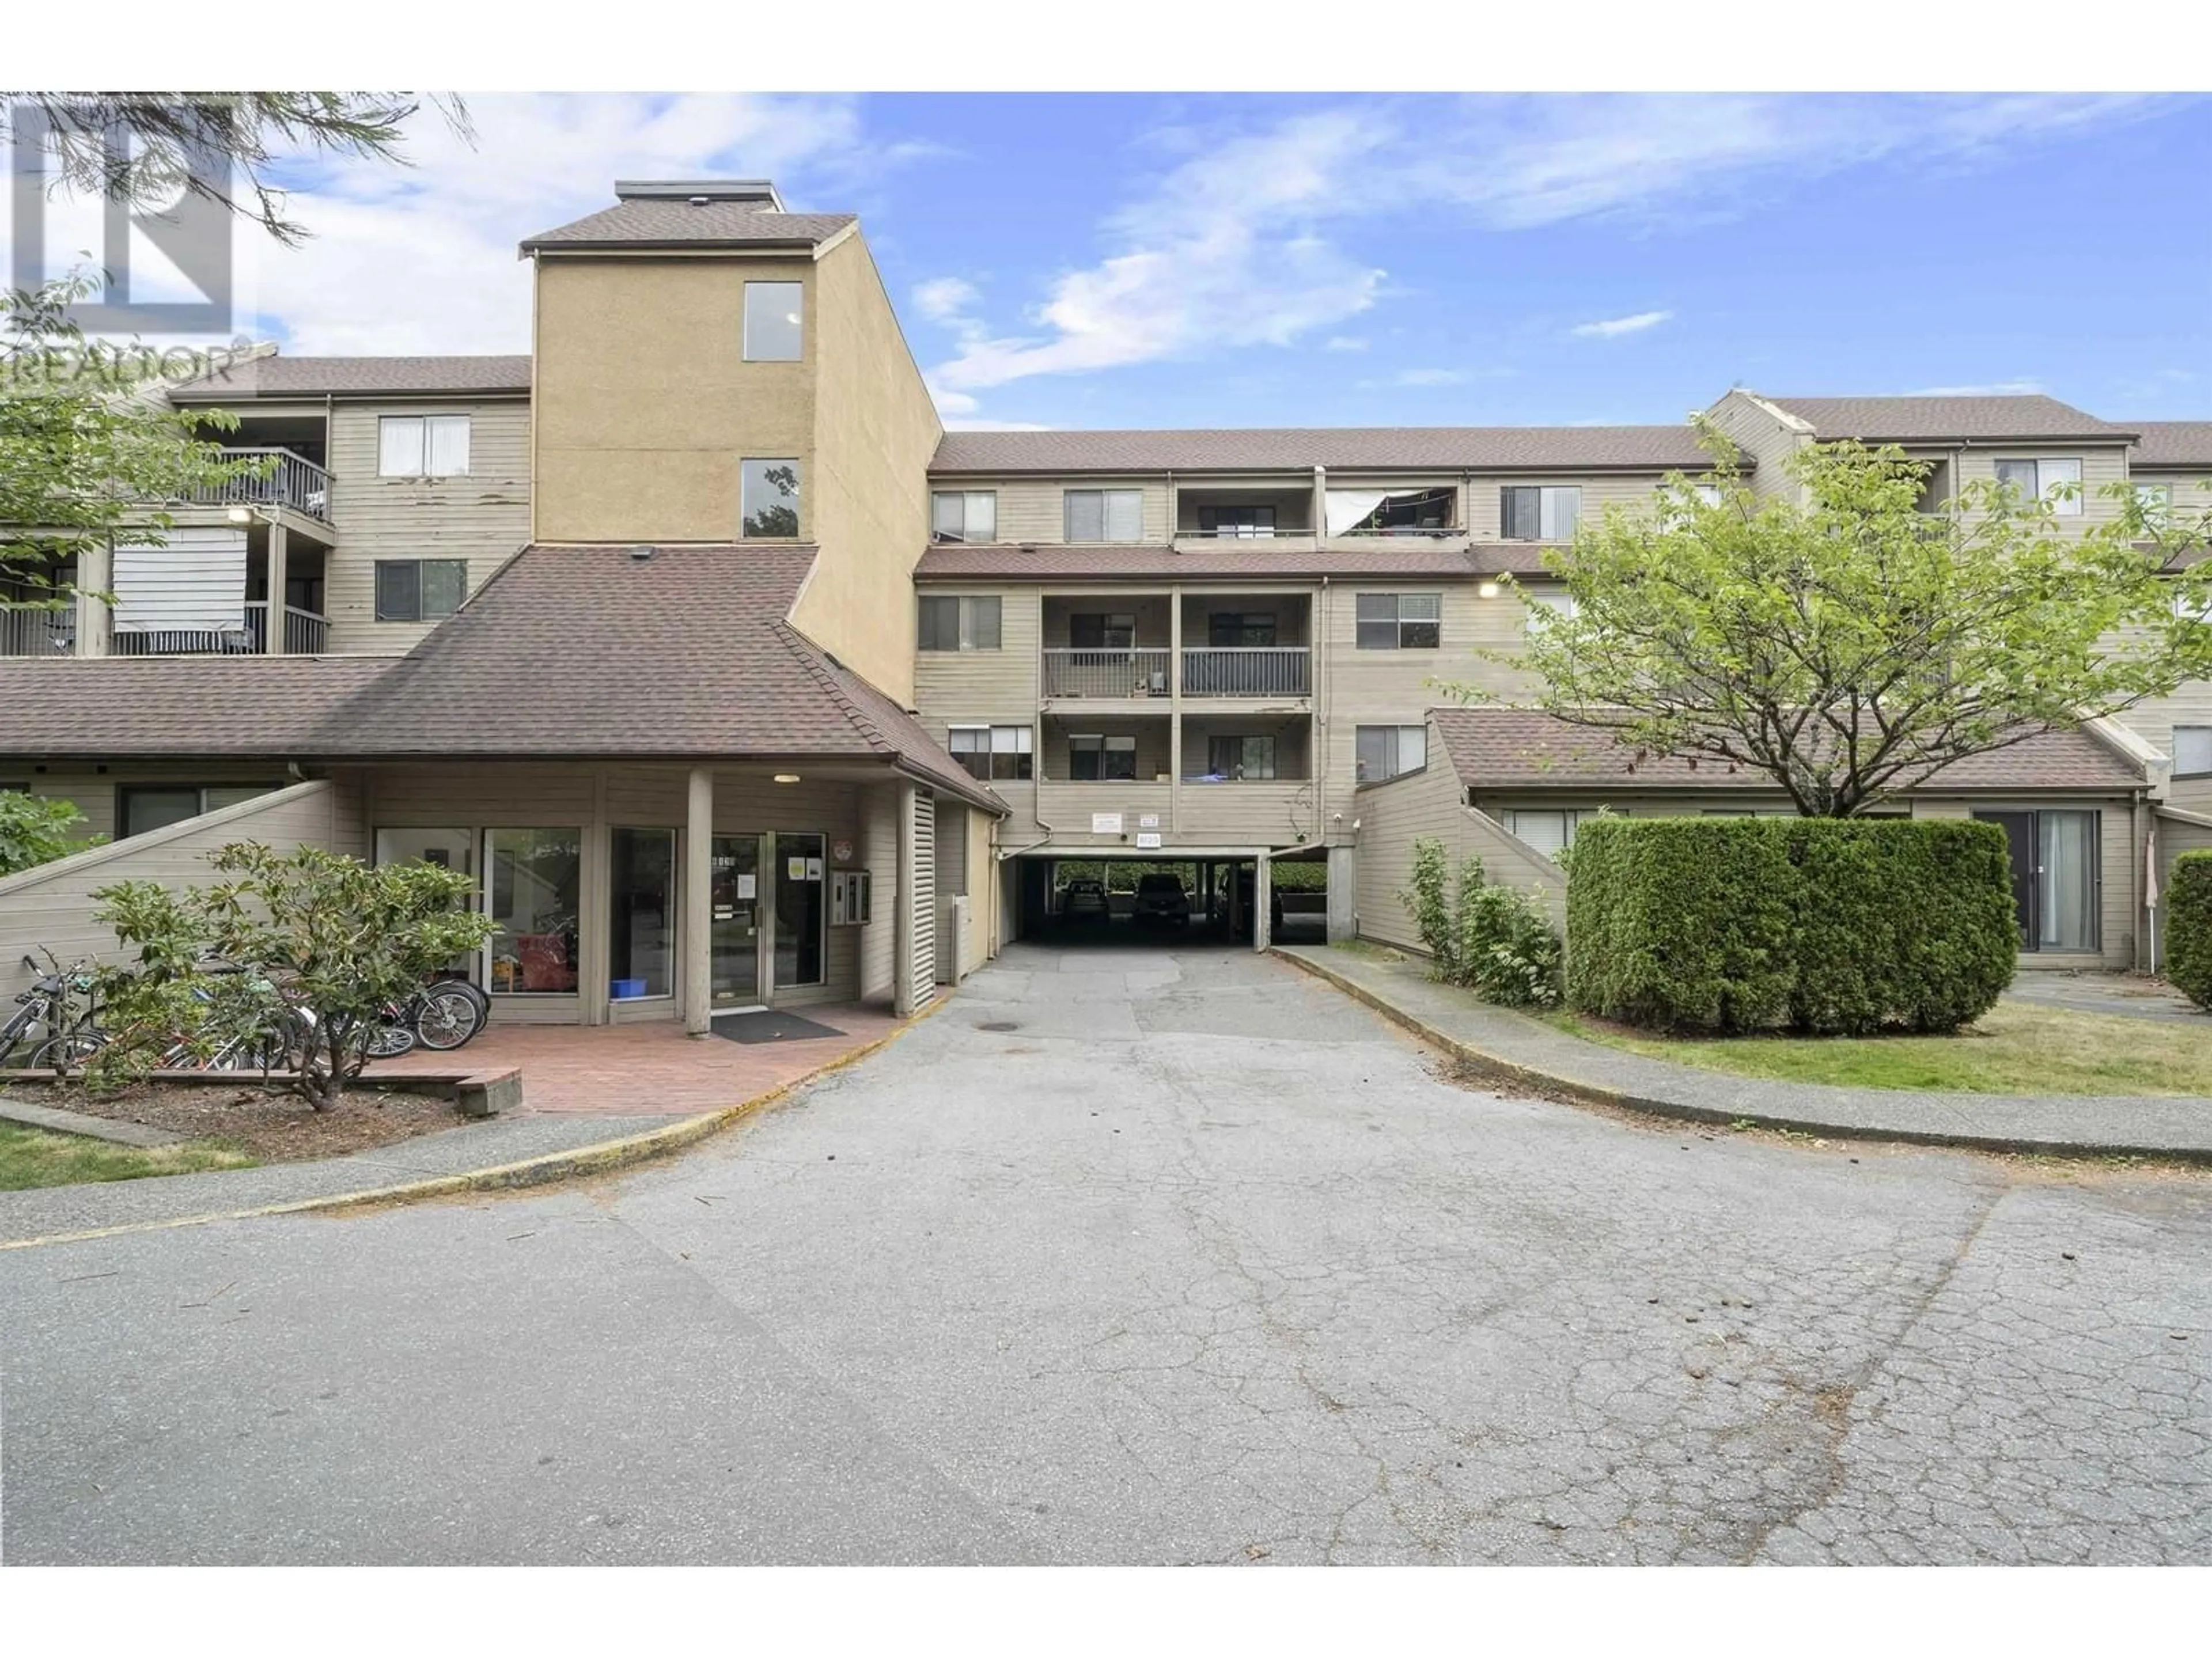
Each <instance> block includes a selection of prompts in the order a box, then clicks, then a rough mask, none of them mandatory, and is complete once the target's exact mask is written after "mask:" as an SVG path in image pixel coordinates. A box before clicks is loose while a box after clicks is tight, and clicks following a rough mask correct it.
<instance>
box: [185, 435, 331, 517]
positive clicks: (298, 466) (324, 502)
mask: <svg viewBox="0 0 2212 1659" xmlns="http://www.w3.org/2000/svg"><path fill="white" fill-rule="evenodd" d="M222 453H223V457H224V459H227V460H239V459H254V460H258V459H263V458H264V457H270V456H274V457H275V458H276V464H275V465H273V466H272V467H270V470H269V472H268V475H267V476H266V477H240V478H231V479H228V480H227V481H226V482H224V483H219V484H207V485H204V486H203V487H202V488H200V489H194V490H191V491H188V492H187V493H186V495H185V500H187V501H191V502H193V503H195V504H197V505H198V506H202V507H290V508H291V509H292V510H293V511H294V512H295V513H305V514H307V517H309V518H311V519H318V520H321V521H322V522H323V523H325V524H328V523H329V522H330V520H331V475H330V474H329V473H327V472H325V471H323V469H322V468H320V467H319V466H317V465H315V464H314V463H313V461H310V460H307V459H303V458H302V457H301V456H298V455H295V454H294V453H292V452H291V451H290V450H289V449H226V450H224V451H223V452H222Z"/></svg>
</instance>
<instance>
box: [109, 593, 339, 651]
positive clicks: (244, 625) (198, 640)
mask: <svg viewBox="0 0 2212 1659" xmlns="http://www.w3.org/2000/svg"><path fill="white" fill-rule="evenodd" d="M283 611H284V649H285V650H286V651H287V652H288V653H290V654H292V655H293V656H297V657H313V656H320V655H321V654H322V653H323V652H324V651H325V649H326V648H327V647H329V644H330V637H331V624H330V619H329V618H328V617H319V616H317V615H316V614H315V613H314V612H313V611H302V610H301V609H300V608H299V606H297V605H286V606H284V607H283ZM268 647H269V604H268V601H267V600H265V599H248V600H246V614H245V616H244V617H242V618H241V619H240V623H239V625H238V626H237V627H235V628H149V629H120V628H118V629H116V630H115V633H114V635H113V636H112V639H111V640H110V641H109V643H108V653H109V654H110V655H111V656H117V657H250V656H258V655H259V654H260V653H262V652H264V651H265V650H267V649H268Z"/></svg>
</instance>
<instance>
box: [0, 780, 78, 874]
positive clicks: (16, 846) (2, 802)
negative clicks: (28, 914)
mask: <svg viewBox="0 0 2212 1659" xmlns="http://www.w3.org/2000/svg"><path fill="white" fill-rule="evenodd" d="M83 822H84V814H82V812H80V811H77V810H76V802H75V801H72V800H64V799H60V798H59V797H58V796H47V795H31V794H26V793H23V792H22V791H21V790H20V789H0V876H12V875H14V874H15V872H17V871H19V870H30V869H34V868H36V867H37V866H40V865H41V864H51V863H52V861H53V860H56V859H62V858H67V857H68V856H69V855H70V854H71V853H82V851H84V849H85V848H88V847H97V846H98V845H99V844H100V837H99V836H86V837H84V838H82V839H79V838H78V837H77V836H74V835H72V834H71V833H70V832H71V831H72V830H74V829H76V827H77V826H78V825H79V824H81V823H83Z"/></svg>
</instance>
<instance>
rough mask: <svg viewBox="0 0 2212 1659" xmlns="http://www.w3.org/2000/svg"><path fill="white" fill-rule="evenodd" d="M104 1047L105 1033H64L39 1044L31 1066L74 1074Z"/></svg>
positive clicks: (32, 1057) (105, 1044)
mask: <svg viewBox="0 0 2212 1659" xmlns="http://www.w3.org/2000/svg"><path fill="white" fill-rule="evenodd" d="M106 1046H107V1033H106V1032H105V1031H64V1032H63V1033H62V1034H61V1036H58V1037H49V1038H47V1039H46V1042H42V1043H40V1045H39V1046H38V1048H37V1049H36V1050H35V1051H34V1052H33V1054H32V1055H31V1064H32V1065H33V1066H40V1067H43V1068H44V1069H46V1070H47V1071H54V1072H74V1071H76V1070H77V1069H78V1068H79V1067H81V1066H83V1064H84V1063H85V1061H87V1060H90V1059H91V1058H92V1057H93V1056H94V1054H98V1053H99V1052H100V1050H101V1049H102V1048H106Z"/></svg>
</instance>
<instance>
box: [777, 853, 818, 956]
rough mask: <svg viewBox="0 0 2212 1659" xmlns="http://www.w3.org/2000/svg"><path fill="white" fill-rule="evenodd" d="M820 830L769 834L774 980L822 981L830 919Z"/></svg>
mask: <svg viewBox="0 0 2212 1659" xmlns="http://www.w3.org/2000/svg"><path fill="white" fill-rule="evenodd" d="M822 854H823V847H822V837H821V836H776V837H775V982H776V985H777V986H778V987H783V986H786V985H819V984H821V983H822V957H823V944H824V943H825V939H824V934H823V928H824V927H825V926H826V924H827V923H828V921H829V904H828V903H827V902H826V900H825V894H826V893H827V890H828V888H827V884H826V883H825V880H824V872H823V858H822Z"/></svg>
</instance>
